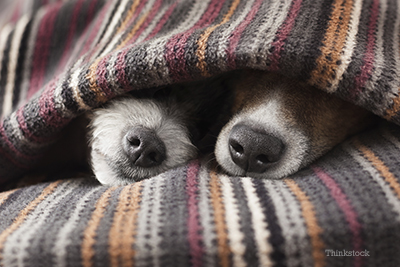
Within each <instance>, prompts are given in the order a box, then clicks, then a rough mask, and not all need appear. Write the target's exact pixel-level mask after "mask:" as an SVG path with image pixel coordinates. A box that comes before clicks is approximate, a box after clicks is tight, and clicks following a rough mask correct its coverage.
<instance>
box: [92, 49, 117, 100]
mask: <svg viewBox="0 0 400 267" xmlns="http://www.w3.org/2000/svg"><path fill="white" fill-rule="evenodd" d="M109 59H110V55H108V56H105V57H104V58H102V59H101V60H100V62H99V65H98V66H97V69H96V78H97V79H96V82H97V86H98V87H99V88H101V90H102V91H103V93H104V94H105V95H106V96H107V98H108V99H110V98H112V97H113V96H114V95H115V94H114V92H113V91H112V90H111V89H110V86H109V80H108V79H107V78H106V76H107V61H108V60H109ZM114 70H115V71H118V70H117V69H114Z"/></svg>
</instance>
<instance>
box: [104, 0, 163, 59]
mask: <svg viewBox="0 0 400 267" xmlns="http://www.w3.org/2000/svg"><path fill="white" fill-rule="evenodd" d="M154 1H155V0H152V1H148V2H147V4H146V6H145V7H144V8H143V11H142V12H141V14H142V16H144V14H146V13H147V11H149V10H150V9H151V8H152V7H153V5H154ZM139 19H141V17H138V18H137V21H138V20H139ZM126 30H129V27H126V28H125V29H124V31H122V32H121V33H120V34H118V35H117V36H114V37H113V39H111V42H110V43H109V44H108V46H107V48H106V49H104V52H103V54H102V55H101V56H105V55H107V54H108V53H110V52H111V51H112V50H113V49H114V48H115V47H116V46H117V44H118V42H119V41H123V39H122V37H123V34H124V33H126V32H127V31H126Z"/></svg>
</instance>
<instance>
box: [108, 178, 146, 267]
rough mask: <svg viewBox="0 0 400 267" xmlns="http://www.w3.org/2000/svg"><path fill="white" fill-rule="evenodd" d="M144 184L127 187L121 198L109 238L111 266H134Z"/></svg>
mask: <svg viewBox="0 0 400 267" xmlns="http://www.w3.org/2000/svg"><path fill="white" fill-rule="evenodd" d="M141 186H142V183H141V182H139V183H135V184H132V185H129V186H126V187H125V188H124V189H123V190H122V192H121V194H120V196H119V202H118V206H117V208H116V212H115V215H114V219H113V224H112V226H111V229H110V232H109V235H108V238H109V249H108V252H109V255H110V257H111V259H110V261H111V266H124V267H132V266H134V256H135V251H134V249H133V245H134V243H135V236H136V230H137V229H136V220H137V215H138V212H139V208H140V204H139V202H140V199H141Z"/></svg>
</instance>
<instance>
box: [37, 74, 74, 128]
mask: <svg viewBox="0 0 400 267" xmlns="http://www.w3.org/2000/svg"><path fill="white" fill-rule="evenodd" d="M56 83H57V78H56V79H53V80H52V81H51V82H50V83H48V85H47V86H46V89H45V90H44V91H43V93H42V94H41V96H40V98H39V116H40V117H41V118H42V119H43V120H45V123H46V125H47V126H53V127H56V128H61V127H63V126H65V125H66V124H67V123H68V122H69V121H70V119H65V118H63V117H62V116H61V114H60V113H59V112H58V110H57V109H56V107H55V103H54V91H55V88H56Z"/></svg>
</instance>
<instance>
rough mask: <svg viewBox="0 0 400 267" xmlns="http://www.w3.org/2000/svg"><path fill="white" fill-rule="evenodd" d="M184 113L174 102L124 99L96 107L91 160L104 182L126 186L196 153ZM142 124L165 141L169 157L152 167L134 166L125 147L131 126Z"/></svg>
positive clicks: (178, 163) (96, 172) (180, 162)
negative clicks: (125, 137) (124, 138)
mask: <svg viewBox="0 0 400 267" xmlns="http://www.w3.org/2000/svg"><path fill="white" fill-rule="evenodd" d="M181 113H182V112H181V111H180V110H179V109H178V107H177V106H176V105H175V104H173V103H168V104H167V103H164V102H157V101H155V100H149V99H135V98H130V97H127V98H122V99H119V100H114V101H111V103H110V104H109V105H108V106H107V107H106V108H102V109H98V110H95V111H94V113H93V118H92V121H91V124H90V127H91V128H92V130H91V132H90V136H89V138H90V143H91V149H92V150H91V163H92V168H93V171H94V173H95V175H96V178H97V179H98V180H99V181H100V182H101V183H102V184H109V185H124V184H128V183H132V182H134V181H138V180H141V179H144V178H147V177H151V176H155V175H157V174H159V173H161V172H163V171H166V170H168V169H170V168H173V167H175V166H178V165H181V164H184V163H186V162H187V161H189V160H190V159H192V158H194V157H195V156H196V149H195V147H194V146H193V145H192V143H191V141H190V138H189V132H188V129H187V128H186V126H185V122H184V120H183V118H182V116H183V115H182V114H181ZM134 126H142V127H145V128H148V129H151V130H153V131H154V132H155V133H156V134H157V136H158V137H159V138H160V139H161V140H162V141H163V142H164V144H165V148H166V154H167V155H166V159H165V160H164V161H163V162H162V163H161V165H159V166H156V167H151V168H142V167H137V166H134V165H133V164H132V163H131V162H130V160H129V158H128V157H127V156H126V155H125V153H124V150H123V146H122V144H123V137H124V136H125V134H126V133H127V131H128V129H130V128H131V127H134Z"/></svg>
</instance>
